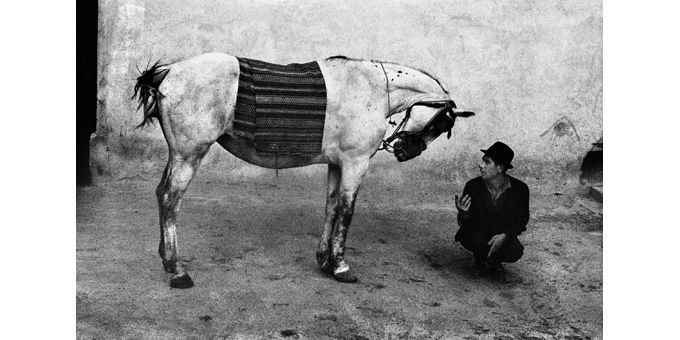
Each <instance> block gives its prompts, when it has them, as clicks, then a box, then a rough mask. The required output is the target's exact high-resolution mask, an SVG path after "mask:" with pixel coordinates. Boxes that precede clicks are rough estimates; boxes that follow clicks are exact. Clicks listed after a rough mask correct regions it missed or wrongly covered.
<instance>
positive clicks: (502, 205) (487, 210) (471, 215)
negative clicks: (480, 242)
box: [458, 176, 529, 237]
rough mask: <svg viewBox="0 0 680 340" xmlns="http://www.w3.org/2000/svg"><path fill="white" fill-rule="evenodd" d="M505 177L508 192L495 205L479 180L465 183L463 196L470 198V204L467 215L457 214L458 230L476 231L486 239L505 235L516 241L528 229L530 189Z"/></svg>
mask: <svg viewBox="0 0 680 340" xmlns="http://www.w3.org/2000/svg"><path fill="white" fill-rule="evenodd" d="M508 177H509V178H510V188H508V189H507V190H505V191H504V192H503V193H502V194H501V195H500V196H499V197H498V199H497V200H496V204H495V205H494V204H493V199H492V198H491V194H490V193H489V190H488V189H487V188H486V184H484V179H482V177H481V176H480V177H477V178H473V179H471V180H469V181H468V182H467V183H465V189H463V196H465V195H470V198H472V203H471V205H470V210H469V211H468V213H467V214H462V213H460V212H459V213H458V225H460V227H461V229H462V228H475V229H477V228H479V229H480V230H483V231H484V232H485V233H486V234H487V235H489V236H493V235H496V234H501V233H506V234H507V235H508V236H510V237H516V236H517V235H519V234H520V233H521V232H523V231H525V230H526V229H527V228H526V225H527V222H529V187H527V185H526V184H525V183H524V182H522V181H520V180H518V179H516V178H513V177H511V176H508ZM465 215H467V216H465Z"/></svg>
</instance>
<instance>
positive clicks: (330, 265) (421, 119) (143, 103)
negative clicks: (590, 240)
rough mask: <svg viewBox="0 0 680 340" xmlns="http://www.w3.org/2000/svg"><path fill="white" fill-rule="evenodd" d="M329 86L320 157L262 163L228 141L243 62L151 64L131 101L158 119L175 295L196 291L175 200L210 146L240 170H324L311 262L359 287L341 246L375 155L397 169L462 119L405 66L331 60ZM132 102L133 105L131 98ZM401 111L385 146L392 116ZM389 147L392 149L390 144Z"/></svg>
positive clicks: (429, 81) (167, 251)
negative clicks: (320, 224) (386, 156)
mask: <svg viewBox="0 0 680 340" xmlns="http://www.w3.org/2000/svg"><path fill="white" fill-rule="evenodd" d="M317 62H318V64H319V67H320V69H321V72H322V74H323V77H324V79H325V82H326V90H327V103H326V116H325V123H324V130H323V140H322V146H321V152H319V153H318V154H313V155H282V154H279V155H268V154H263V153H258V152H256V151H255V147H254V145H253V142H252V140H250V139H246V138H243V137H240V136H238V135H236V134H235V133H234V128H233V121H234V112H235V111H234V110H235V103H236V96H237V89H238V85H239V84H238V83H239V62H238V60H237V58H236V57H234V56H231V55H228V54H223V53H208V54H203V55H199V56H196V57H192V58H189V59H186V60H183V61H180V62H177V63H173V64H169V65H159V64H158V63H156V64H155V65H153V66H151V67H150V68H148V69H147V70H145V71H144V72H142V74H141V76H140V77H139V78H138V79H137V84H136V86H135V96H137V95H138V96H139V105H140V107H143V109H144V110H143V111H144V121H143V123H142V124H146V123H148V122H150V121H151V119H152V118H157V119H158V121H159V122H160V126H161V129H162V130H163V134H164V136H165V139H166V141H167V143H168V149H169V157H168V164H167V166H166V167H165V171H164V173H163V177H162V179H161V182H160V183H159V185H158V188H157V190H156V195H157V198H158V207H159V214H160V243H159V249H158V250H159V253H160V256H161V258H162V259H163V266H164V268H165V270H166V271H167V272H169V273H172V274H174V275H173V277H172V279H171V281H170V284H171V286H172V287H177V288H189V287H191V286H193V281H192V280H191V278H190V276H189V274H188V272H187V270H186V269H185V267H184V265H183V264H182V261H181V260H180V258H179V257H178V253H177V226H176V221H177V216H178V213H179V207H180V202H181V200H182V196H183V194H184V192H185V191H186V189H187V187H188V186H189V183H190V182H191V180H192V178H193V177H194V175H195V174H196V170H197V168H198V167H199V165H200V163H201V160H202V159H203V157H204V156H205V155H206V153H207V152H208V149H209V148H210V146H211V145H213V144H214V143H215V142H217V143H218V144H220V145H221V146H222V147H223V148H225V149H227V150H228V151H229V152H231V153H232V154H234V155H235V156H236V157H239V158H241V159H243V160H245V161H246V162H249V163H252V164H255V165H258V166H262V167H266V168H273V169H281V168H292V167H301V166H306V165H311V164H319V163H326V164H328V187H327V196H326V219H325V223H324V228H323V232H322V234H321V239H320V241H319V245H318V248H317V251H316V258H317V261H318V264H319V266H320V267H321V270H322V271H323V272H324V273H327V274H329V275H333V276H334V277H335V278H336V279H337V280H339V281H342V282H355V281H356V280H357V279H356V277H355V276H354V275H353V274H352V273H351V271H350V266H349V264H348V263H347V261H346V259H345V256H344V254H345V239H346V236H347V230H348V228H349V225H350V223H351V221H352V214H353V212H354V203H355V200H356V196H357V192H358V190H359V186H360V184H361V181H362V178H363V176H364V174H365V173H366V171H367V170H368V166H369V160H370V159H371V157H372V156H373V155H375V153H376V152H377V151H378V150H379V148H381V146H382V147H385V148H387V149H388V151H391V150H390V149H393V150H394V152H395V155H396V156H397V158H398V159H399V160H400V161H403V160H407V159H410V158H412V157H415V156H416V155H418V154H420V152H421V151H422V150H424V149H425V148H426V146H427V144H429V143H430V142H432V141H433V140H434V139H435V138H437V137H438V136H439V135H440V134H441V133H443V132H445V131H448V133H449V136H450V133H451V131H450V130H451V128H452V127H453V124H454V121H455V118H456V117H458V116H460V117H468V116H471V115H473V114H474V113H472V112H469V111H460V110H458V109H456V106H455V104H454V102H453V100H451V98H450V96H449V94H448V92H446V90H444V89H443V88H442V86H441V84H440V83H439V81H437V80H436V79H434V78H433V77H432V76H430V75H428V74H426V73H425V72H422V71H419V70H416V69H414V68H410V67H407V66H403V65H399V64H395V63H390V62H381V61H369V60H358V59H351V58H346V57H331V58H327V59H321V60H317ZM133 98H134V97H133ZM403 111H407V112H408V114H406V115H405V119H404V120H403V121H402V124H400V125H399V127H397V129H396V130H401V131H399V133H396V132H397V131H396V130H395V134H393V135H392V137H390V138H388V140H387V141H383V138H384V137H385V133H386V131H387V128H388V126H389V124H388V121H387V119H388V117H390V116H392V115H394V114H397V113H400V112H403ZM391 141H395V143H394V145H391V144H389V142H391Z"/></svg>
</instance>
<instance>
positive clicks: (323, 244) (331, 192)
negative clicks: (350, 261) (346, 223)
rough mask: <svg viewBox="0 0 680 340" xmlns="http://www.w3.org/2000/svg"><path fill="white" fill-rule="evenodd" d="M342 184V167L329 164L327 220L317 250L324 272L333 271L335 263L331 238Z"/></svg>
mask: <svg viewBox="0 0 680 340" xmlns="http://www.w3.org/2000/svg"><path fill="white" fill-rule="evenodd" d="M339 184H340V167H339V166H337V165H335V164H328V191H327V192H326V221H325V222H324V226H323V233H322V234H321V239H320V240H319V246H318V248H317V250H316V261H317V263H318V264H319V267H321V270H322V271H323V272H324V273H328V274H331V273H333V269H334V267H335V266H334V263H332V262H333V261H331V248H330V240H331V234H332V233H333V227H334V226H335V223H336V221H337V219H338V187H339Z"/></svg>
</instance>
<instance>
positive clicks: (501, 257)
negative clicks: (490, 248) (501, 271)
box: [494, 237, 524, 262]
mask: <svg viewBox="0 0 680 340" xmlns="http://www.w3.org/2000/svg"><path fill="white" fill-rule="evenodd" d="M522 255H524V246H523V245H522V243H520V242H519V240H518V239H517V238H516V237H511V238H508V240H507V241H506V242H505V244H503V246H502V247H501V249H499V250H498V253H497V256H494V257H495V258H496V260H498V262H517V260H519V259H520V258H522Z"/></svg>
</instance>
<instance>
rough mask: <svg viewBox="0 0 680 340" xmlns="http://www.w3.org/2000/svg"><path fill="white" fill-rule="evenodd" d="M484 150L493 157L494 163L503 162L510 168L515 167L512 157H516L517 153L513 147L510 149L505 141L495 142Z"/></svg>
mask: <svg viewBox="0 0 680 340" xmlns="http://www.w3.org/2000/svg"><path fill="white" fill-rule="evenodd" d="M482 152H483V153H484V154H485V155H487V156H489V157H491V159H493V162H494V163H496V164H503V165H505V167H506V168H508V169H512V168H513V166H512V164H510V162H512V158H513V157H515V153H514V152H512V149H510V147H509V146H507V145H505V143H503V142H496V143H493V145H492V146H491V147H490V148H488V149H486V150H482Z"/></svg>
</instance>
